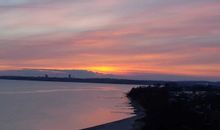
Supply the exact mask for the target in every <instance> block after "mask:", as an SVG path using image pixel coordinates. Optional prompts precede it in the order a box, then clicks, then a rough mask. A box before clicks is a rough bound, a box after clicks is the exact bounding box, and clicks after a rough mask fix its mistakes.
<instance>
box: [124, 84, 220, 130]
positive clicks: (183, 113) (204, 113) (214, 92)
mask: <svg viewBox="0 0 220 130" xmlns="http://www.w3.org/2000/svg"><path fill="white" fill-rule="evenodd" d="M127 96H128V97H129V98H131V99H132V100H134V101H136V102H138V103H139V104H140V105H141V106H142V107H143V108H144V109H145V111H146V116H145V118H144V119H142V121H143V122H145V126H144V127H143V128H142V130H220V89H219V88H218V87H215V86H209V85H206V86H205V85H194V86H188V87H183V86H181V87H178V86H176V85H175V84H166V85H164V86H163V87H161V86H160V85H156V86H155V85H154V86H153V87H138V88H133V89H132V90H131V91H130V92H129V93H128V94H127Z"/></svg>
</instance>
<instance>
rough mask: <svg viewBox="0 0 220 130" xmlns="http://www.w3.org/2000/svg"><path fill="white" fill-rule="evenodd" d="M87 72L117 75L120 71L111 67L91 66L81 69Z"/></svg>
mask: <svg viewBox="0 0 220 130" xmlns="http://www.w3.org/2000/svg"><path fill="white" fill-rule="evenodd" d="M83 69H86V70H89V71H94V72H99V73H119V72H120V69H119V68H117V67H113V66H91V67H86V68H83Z"/></svg>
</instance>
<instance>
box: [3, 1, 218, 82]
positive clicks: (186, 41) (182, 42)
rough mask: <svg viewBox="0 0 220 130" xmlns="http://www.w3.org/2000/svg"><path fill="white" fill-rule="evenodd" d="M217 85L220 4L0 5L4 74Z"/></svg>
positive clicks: (16, 3) (15, 3) (84, 2)
mask: <svg viewBox="0 0 220 130" xmlns="http://www.w3.org/2000/svg"><path fill="white" fill-rule="evenodd" d="M23 68H33V69H83V70H84V69H85V70H91V71H95V72H102V73H111V74H124V75H126V74H145V73H155V74H173V75H187V76H201V75H205V76H209V77H215V78H216V77H217V78H219V79H220V0H0V70H10V69H23Z"/></svg>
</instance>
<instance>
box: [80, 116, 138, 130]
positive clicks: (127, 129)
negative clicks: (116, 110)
mask: <svg viewBox="0 0 220 130" xmlns="http://www.w3.org/2000/svg"><path fill="white" fill-rule="evenodd" d="M136 119H137V116H134V117H130V118H127V119H123V120H119V121H115V122H111V123H107V124H104V125H100V126H95V127H91V128H86V129H82V130H133V124H134V122H135V120H136Z"/></svg>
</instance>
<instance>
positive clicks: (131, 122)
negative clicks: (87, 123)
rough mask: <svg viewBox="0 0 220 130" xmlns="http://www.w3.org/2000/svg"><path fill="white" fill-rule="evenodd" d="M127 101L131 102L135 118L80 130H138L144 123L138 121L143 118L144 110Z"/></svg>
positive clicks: (133, 102)
mask: <svg viewBox="0 0 220 130" xmlns="http://www.w3.org/2000/svg"><path fill="white" fill-rule="evenodd" d="M129 100H130V101H131V103H130V104H131V106H132V107H133V111H134V113H135V116H132V117H129V118H126V119H122V120H118V121H114V122H110V123H106V124H101V125H98V126H93V127H89V128H84V129H81V130H139V129H140V128H141V127H142V126H143V125H144V123H143V122H141V121H140V119H142V118H144V117H145V112H144V108H142V107H141V106H140V105H139V104H138V103H136V102H135V101H134V100H132V99H130V98H129Z"/></svg>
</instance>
